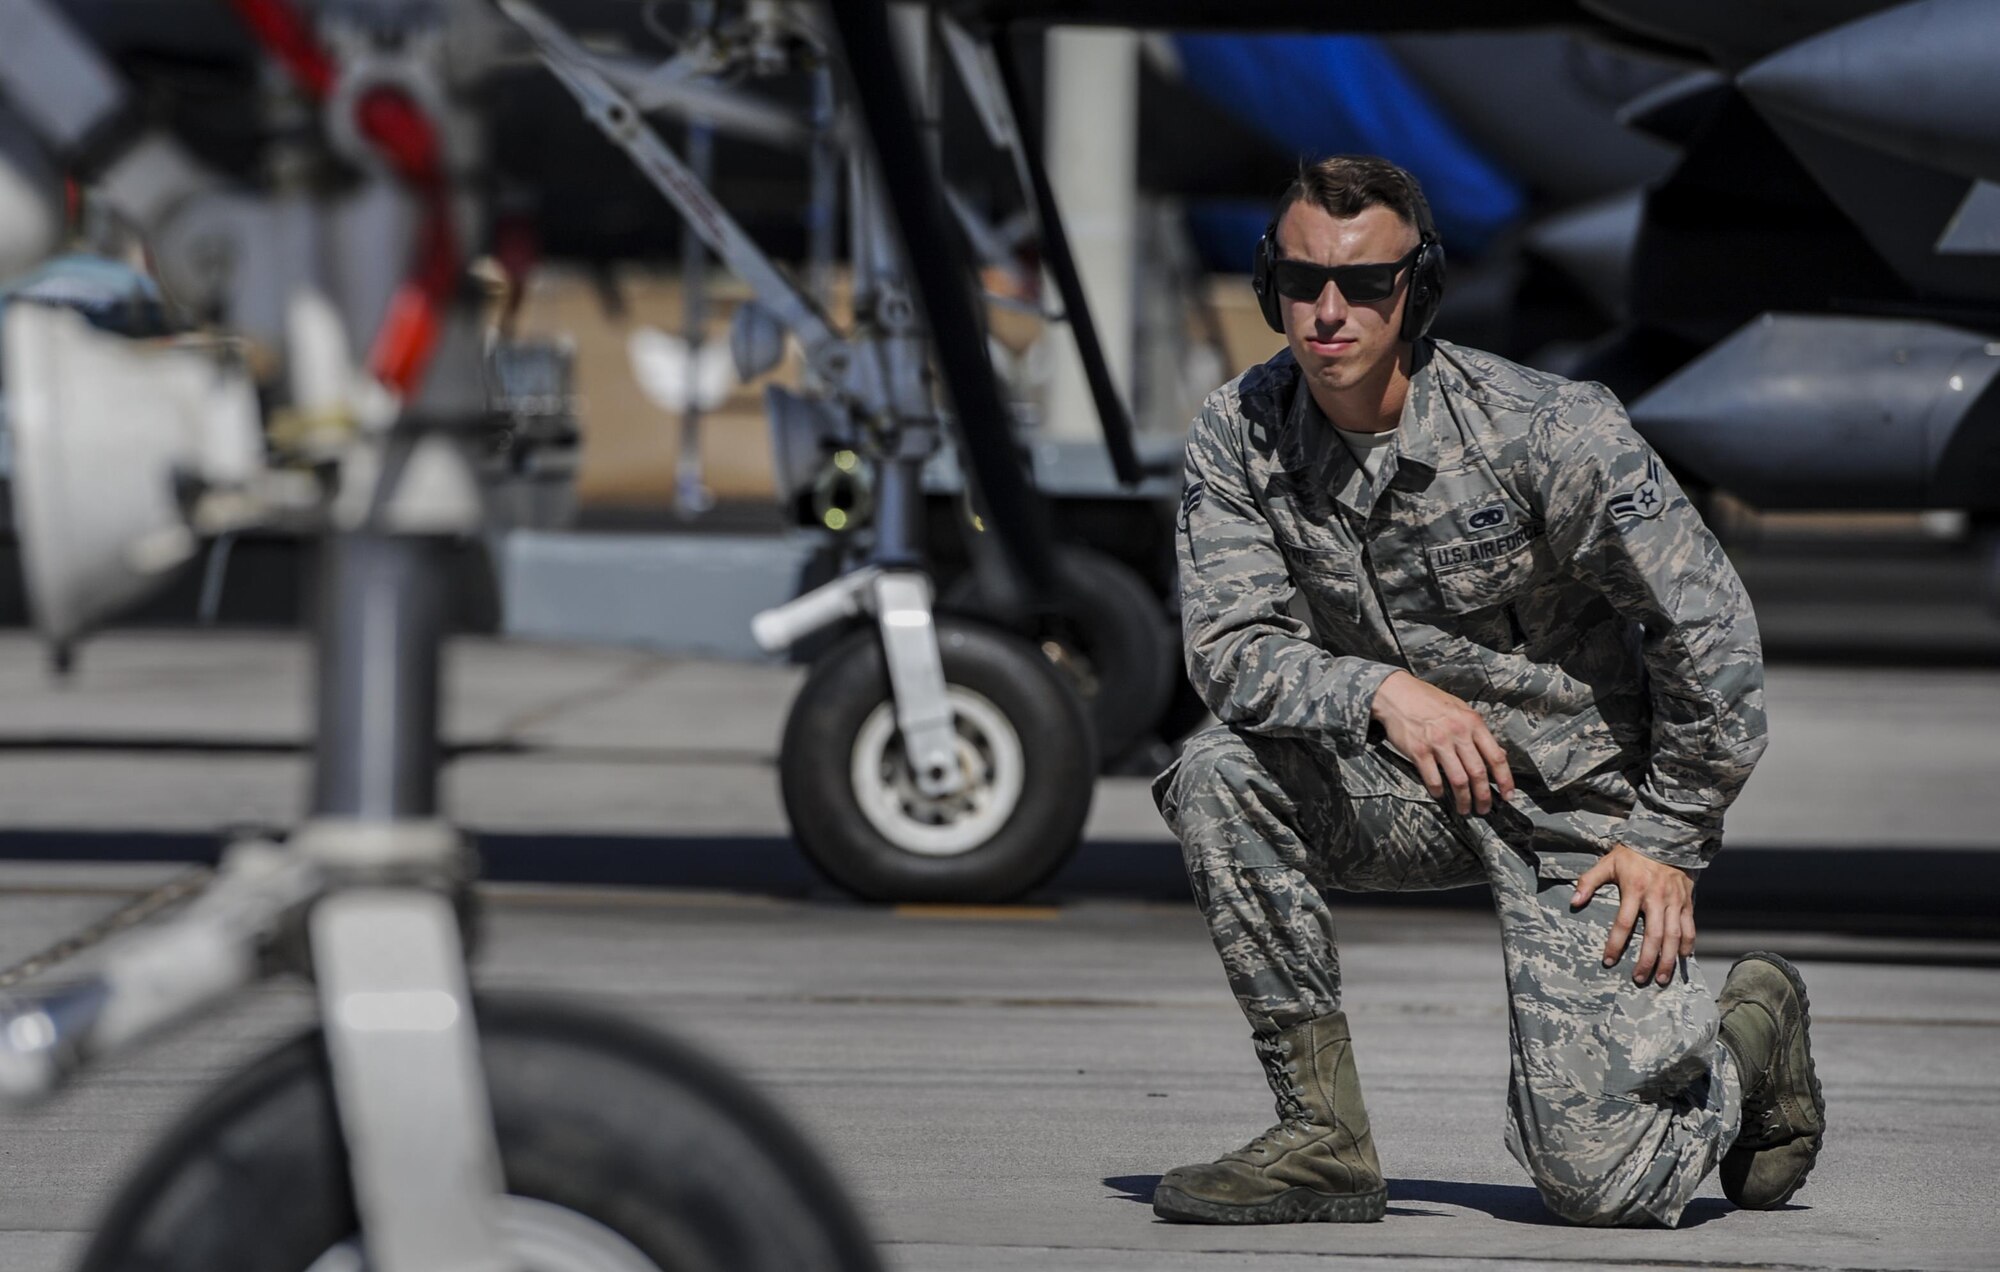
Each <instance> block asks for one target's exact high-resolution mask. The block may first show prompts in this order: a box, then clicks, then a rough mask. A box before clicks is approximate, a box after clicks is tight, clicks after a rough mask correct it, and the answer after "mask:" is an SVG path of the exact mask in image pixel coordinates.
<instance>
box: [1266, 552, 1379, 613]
mask: <svg viewBox="0 0 2000 1272" xmlns="http://www.w3.org/2000/svg"><path fill="white" fill-rule="evenodd" d="M1283 551H1284V554H1285V564H1286V567H1287V568H1288V569H1289V570H1290V571H1291V574H1292V584H1293V585H1294V586H1295V587H1297V588H1298V590H1299V596H1300V597H1301V599H1303V600H1304V601H1305V603H1306V607H1307V608H1308V609H1309V610H1311V611H1312V612H1313V613H1315V614H1323V615H1325V616H1327V617H1329V618H1335V619H1339V620H1342V621H1344V622H1348V623H1352V622H1354V621H1355V620H1356V619H1358V618H1359V617H1360V616H1361V588H1362V575H1361V556H1360V554H1359V553H1357V552H1355V551H1353V550H1352V549H1350V548H1308V547H1303V546H1300V545H1298V544H1292V543H1287V544H1285V545H1284V547H1283Z"/></svg>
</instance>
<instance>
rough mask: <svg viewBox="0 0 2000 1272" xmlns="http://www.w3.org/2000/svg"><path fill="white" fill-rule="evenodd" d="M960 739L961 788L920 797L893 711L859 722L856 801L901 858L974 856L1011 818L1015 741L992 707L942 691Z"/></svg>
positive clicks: (1016, 785) (1015, 796)
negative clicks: (901, 852) (906, 854)
mask: <svg viewBox="0 0 2000 1272" xmlns="http://www.w3.org/2000/svg"><path fill="white" fill-rule="evenodd" d="M946 697H947V698H948V700H949V701H950V703H951V710H952V715H953V723H954V727H955V729H956V731H957V734H958V742H957V748H956V750H957V759H958V770H959V776H960V779H961V784H960V786H959V789H958V790H956V791H953V792H949V793H947V794H943V795H936V796H933V795H926V794H924V792H923V791H922V790H920V789H919V788H918V786H917V782H916V775H915V774H914V773H912V772H911V771H910V761H909V758H908V756H907V755H906V754H905V751H904V747H903V741H902V735H901V734H900V733H899V732H898V731H897V730H896V713H895V708H894V704H892V703H888V702H884V703H882V704H881V705H880V706H878V707H876V708H875V710H873V711H872V712H870V713H869V715H868V718H867V720H865V721H863V722H862V725H861V731H860V733H859V735H858V736H857V737H856V738H855V742H854V763H853V771H852V778H853V782H854V796H855V800H856V802H857V803H858V804H859V805H860V807H861V814H862V816H864V817H866V818H867V819H868V824H869V825H871V826H873V827H874V828H875V829H876V830H877V831H879V832H880V833H881V834H882V836H883V837H884V838H885V839H888V840H889V841H890V842H892V843H894V844H896V845H897V846H898V847H900V848H902V849H903V850H904V851H906V852H913V853H916V854H918V855H920V856H925V857H956V856H962V855H964V854H965V853H969V852H972V851H974V850H975V849H977V848H978V847H979V846H980V845H981V844H983V843H985V842H986V841H987V840H988V839H990V838H992V837H993V834H994V832H996V831H997V830H999V829H1000V827H1002V826H1004V825H1005V824H1006V822H1007V819H1008V818H1009V817H1010V816H1012V815H1013V812H1014V810H1015V807H1016V806H1017V805H1018V804H1019V803H1020V800H1021V779H1022V773H1023V771H1024V769H1025V767H1026V763H1025V757H1024V756H1023V754H1022V751H1021V735H1020V734H1019V733H1018V732H1016V731H1015V729H1014V726H1013V725H1012V724H1011V723H1009V722H1008V719H1007V717H1006V715H1005V714H1004V713H1002V712H1001V710H1000V709H999V708H998V707H996V706H994V705H993V703H992V702H991V701H989V700H988V699H986V698H984V697H982V696H980V695H979V694H976V693H974V692H972V691H971V690H969V689H965V688H962V687H959V686H953V687H951V688H949V689H947V690H946Z"/></svg>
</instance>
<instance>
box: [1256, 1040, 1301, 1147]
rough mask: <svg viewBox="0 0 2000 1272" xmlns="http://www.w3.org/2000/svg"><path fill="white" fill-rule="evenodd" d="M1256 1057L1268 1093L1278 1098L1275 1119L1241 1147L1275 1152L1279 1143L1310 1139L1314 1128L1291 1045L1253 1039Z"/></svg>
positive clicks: (1294, 1142) (1284, 1042) (1282, 1042)
mask: <svg viewBox="0 0 2000 1272" xmlns="http://www.w3.org/2000/svg"><path fill="white" fill-rule="evenodd" d="M1256 1048H1257V1058H1258V1059H1259V1060H1261V1061H1263V1063H1264V1077H1265V1079H1266V1080H1267V1081H1269V1082H1270V1084H1271V1093H1272V1094H1273V1095H1275V1096H1276V1097H1277V1101H1278V1110H1277V1111H1278V1121H1277V1124H1276V1125H1274V1126H1272V1127H1271V1128H1270V1129H1269V1130H1267V1131H1265V1132H1264V1133H1263V1134H1262V1135H1259V1136H1258V1137H1257V1138H1256V1139H1253V1140H1251V1141H1250V1142H1249V1143H1248V1144H1245V1145H1244V1146H1243V1150H1242V1151H1244V1152H1246V1153H1252V1152H1259V1151H1265V1152H1270V1151H1276V1150H1277V1149H1278V1148H1279V1147H1280V1146H1282V1145H1292V1144H1297V1143H1298V1142H1299V1141H1300V1140H1302V1139H1306V1138H1310V1132H1311V1131H1312V1130H1313V1129H1315V1123H1314V1122H1313V1119H1312V1115H1311V1114H1310V1113H1308V1112H1307V1111H1306V1106H1305V1091H1304V1090H1303V1089H1302V1088H1301V1087H1300V1085H1299V1066H1298V1060H1297V1058H1296V1057H1294V1056H1293V1054H1292V1044H1291V1042H1290V1041H1289V1040H1287V1041H1278V1042H1272V1041H1266V1040H1264V1039H1262V1038H1259V1039H1257V1040H1256Z"/></svg>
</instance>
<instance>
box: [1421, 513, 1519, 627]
mask: <svg viewBox="0 0 2000 1272" xmlns="http://www.w3.org/2000/svg"><path fill="white" fill-rule="evenodd" d="M1424 555H1425V558H1426V560H1427V563H1428V564H1429V566H1430V574H1431V584H1432V586H1433V587H1435V588H1436V589H1437V595H1438V602H1439V604H1440V605H1441V606H1442V608H1443V609H1444V611H1445V612H1446V613H1448V614H1465V613H1469V612H1471V611H1473V610H1481V609H1487V608H1489V607H1491V606H1495V605H1502V604H1505V603H1506V602H1508V601H1510V600H1512V599H1513V598H1514V597H1516V596H1518V595H1520V594H1521V593H1522V592H1524V591H1526V590H1527V589H1528V587H1529V586H1530V585H1531V584H1532V583H1533V582H1534V579H1535V545H1534V532H1533V531H1532V530H1530V529H1529V528H1527V527H1526V526H1521V527H1516V528H1513V529H1510V530H1508V531H1507V532H1505V533H1504V534H1498V535H1491V536H1488V537H1486V538H1479V539H1457V540H1453V541H1452V542H1449V543H1436V544H1432V545H1431V546H1430V547H1428V548H1426V549H1425V552H1424Z"/></svg>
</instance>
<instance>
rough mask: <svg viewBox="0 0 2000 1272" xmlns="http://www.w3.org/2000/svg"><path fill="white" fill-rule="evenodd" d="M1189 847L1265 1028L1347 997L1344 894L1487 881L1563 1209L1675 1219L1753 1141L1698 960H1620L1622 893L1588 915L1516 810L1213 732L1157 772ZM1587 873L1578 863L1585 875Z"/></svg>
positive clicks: (1283, 741)
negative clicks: (1739, 1145)
mask: <svg viewBox="0 0 2000 1272" xmlns="http://www.w3.org/2000/svg"><path fill="white" fill-rule="evenodd" d="M1154 796H1155V798H1156V799H1157V800H1158V802H1159V805H1160V811H1161V813H1162V815H1164V816H1165V817H1166V819H1167V824H1168V825H1170V826H1171V827H1172V828H1173V830H1174V833H1175V835H1176V836H1178V837H1179V839H1180V841H1181V847H1182V852H1183V855H1184V857H1185V859H1186V862H1187V869H1188V879H1189V882H1190V883H1191V884H1192V886H1193V889H1194V895H1195V901H1196V903H1197V904H1198V905H1199V906H1200V907H1201V910H1202V913H1203V914H1204V915H1206V916H1207V919H1208V925H1209V930H1210V932H1211V934H1212V935H1213V936H1214V939H1215V946H1216V949H1217V950H1218V951H1219V952H1220V953H1221V955H1222V964H1223V968H1224V970H1225V971H1226V972H1227V974H1228V977H1229V983H1230V987H1231V988H1232V989H1233V990H1234V991H1235V993H1236V997H1237V1001H1238V1002H1240V1003H1241V1004H1242V1006H1243V1012H1244V1014H1245V1015H1246V1016H1248V1017H1249V1019H1250V1025H1251V1028H1252V1030H1253V1031H1255V1032H1257V1033H1260V1034H1271V1033H1275V1032H1277V1031H1278V1030H1281V1029H1285V1028H1288V1027H1290V1026H1292V1025H1295V1024H1297V1023H1299V1022H1300V1021H1303V1020H1309V1019H1311V1018H1313V1017H1316V1016H1321V1015H1324V1014H1326V1013H1328V1012H1332V1011H1338V1010H1339V1009H1340V1006H1341V977H1340V956H1339V951H1338V947H1337V946H1336V944H1335V942H1334V925H1333V917H1332V914H1331V913H1330V912H1329V910H1328V908H1327V903H1326V894H1327V893H1328V892H1329V891H1332V890H1346V891H1357V892H1397V891H1417V890H1422V889H1432V888H1449V887H1456V886H1459V885H1462V884H1470V883H1480V882H1485V883H1487V884H1489V885H1490V886H1491V887H1492V891H1493V898H1494V905H1495V907H1496V909H1497V910H1498V911H1499V915H1500V932H1501V942H1502V947H1503V953H1504V960H1505V966H1506V975H1507V993H1508V998H1509V1007H1510V1010H1509V1021H1510V1032H1511V1042H1512V1050H1513V1063H1512V1076H1511V1082H1510V1086H1509V1088H1508V1098H1507V1124H1506V1142H1507V1147H1508V1149H1509V1150H1510V1151H1511V1152H1512V1153H1513V1154H1514V1157H1515V1158H1516V1159H1517V1160H1518V1161H1519V1162H1520V1163H1521V1164H1522V1165H1523V1166H1525V1167H1526V1168H1527V1170H1528V1173H1529V1175H1530V1176H1532V1177H1533V1179H1534V1182H1535V1186H1536V1188H1537V1189H1539V1190H1540V1192H1541V1195H1542V1198H1543V1200H1544V1201H1545V1202H1546V1203H1547V1204H1548V1206H1549V1208H1550V1209H1551V1210H1553V1211H1555V1213H1557V1214H1558V1215H1561V1216H1562V1217H1564V1218H1566V1219H1569V1220H1572V1221H1573V1222H1577V1223H1585V1224H1596V1225H1642V1224H1653V1223H1659V1224H1666V1225H1669V1226H1671V1225H1673V1224H1674V1223H1676V1222H1677V1221H1678V1220H1679V1219H1680V1215H1681V1211H1682V1209H1683V1208H1684V1207H1685V1206H1686V1205H1687V1203H1688V1199H1689V1198H1691V1197H1692V1196H1693V1195H1694V1193H1695V1190H1696V1189H1697V1188H1698V1187H1699V1186H1700V1184H1701V1182H1702V1180H1703V1179H1704V1178H1706V1177H1707V1175H1708V1173H1709V1172H1710V1171H1711V1170H1713V1169H1714V1168H1715V1165H1716V1163H1717V1162H1719V1161H1721V1159H1722V1155H1723V1154H1724V1153H1725V1152H1727V1151H1728V1149H1729V1146H1730V1144H1731V1142H1732V1141H1733V1140H1734V1139H1735V1136H1736V1129H1737V1119H1738V1113H1739V1108H1740V1100H1741V1084H1740V1082H1739V1080H1738V1077H1737V1074H1736V1067H1735V1061H1734V1059H1733V1058H1732V1057H1731V1056H1730V1055H1729V1052H1728V1050H1727V1049H1726V1048H1725V1047H1724V1046H1723V1045H1722V1043H1721V1040H1720V1038H1719V1036H1718V1034H1717V1011H1716V1005H1715V999H1714V998H1713V996H1711V995H1710V993H1709V992H1708V989H1707V987H1706V985H1705V984H1704V983H1703V981H1702V978H1701V973H1700V971H1699V970H1698V969H1697V968H1696V967H1695V965H1694V961H1693V960H1692V959H1683V960H1681V964H1680V967H1679V968H1678V969H1677V972H1676V975H1675V977H1674V979H1673V982H1672V984H1670V985H1668V986H1666V987H1658V986H1655V985H1652V984H1650V983H1649V984H1648V985H1645V986H1639V985H1635V984H1633V982H1632V975H1633V962H1634V959H1635V958H1636V957H1637V954H1638V949H1639V939H1638V937H1637V936H1635V937H1634V938H1633V940H1632V941H1631V942H1630V945H1629V948H1628V949H1627V950H1626V953H1625V956H1624V959H1623V961H1622V962H1621V963H1620V964H1619V965H1618V966H1617V967H1606V966H1604V945H1605V940H1606V938H1607V934H1608V932H1609V930H1610V927H1611V923H1612V920H1613V919H1614V918H1615V917H1616V916H1617V910H1618V904H1617V891H1616V889H1615V888H1605V889H1603V890H1602V891H1600V893H1599V894H1598V896H1597V897H1596V898H1595V899H1593V900H1592V901H1591V902H1590V904H1588V905H1587V906H1585V907H1584V908H1583V909H1582V910H1580V911H1572V910H1571V909H1570V905H1569V899H1570V896H1571V894H1572V893H1573V891H1574V884H1573V883H1571V882H1569V881H1567V880H1565V879H1560V878H1551V877H1548V876H1549V873H1550V872H1549V871H1548V869H1547V868H1542V869H1538V868H1537V861H1538V857H1537V855H1536V853H1535V852H1532V851H1530V850H1529V848H1528V844H1529V842H1530V841H1531V839H1532V840H1533V842H1534V843H1535V844H1536V846H1537V848H1548V849H1554V850H1557V851H1556V853H1555V855H1557V856H1560V855H1562V854H1561V852H1560V850H1561V849H1563V848H1565V847H1568V848H1570V849H1571V850H1572V852H1571V854H1570V856H1571V857H1572V859H1574V855H1575V853H1574V850H1578V849H1586V848H1587V847H1588V845H1586V844H1583V843H1576V844H1570V845H1564V844H1562V843H1561V842H1560V841H1557V842H1554V843H1551V842H1550V841H1549V831H1548V825H1549V819H1543V822H1542V824H1541V827H1540V829H1539V830H1537V828H1536V827H1535V826H1531V825H1530V823H1529V820H1528V818H1527V817H1526V816H1524V815H1523V814H1521V813H1519V812H1517V811H1516V810H1514V809H1513V808H1511V807H1508V806H1505V805H1496V807H1495V810H1494V812H1493V813H1492V814H1490V815H1489V816H1486V817H1478V816H1472V817H1460V816H1458V815H1457V814H1456V813H1455V812H1452V811H1448V810H1447V809H1445V808H1444V807H1443V806H1442V805H1441V804H1440V803H1439V802H1438V801H1437V800H1435V799H1433V798H1432V797H1431V795H1430V793H1429V792H1428V791H1426V790H1425V789H1424V787H1423V784H1422V782H1421V781H1420V780H1419V779H1418V778H1417V775H1416V772H1415V770H1414V769H1413V768H1412V767H1411V766H1410V765H1409V764H1407V763H1406V762H1405V761H1403V760H1402V759H1401V758H1400V757H1398V756H1396V755H1394V754H1393V753H1392V752H1389V751H1387V750H1386V749H1382V748H1379V747H1377V746H1370V747H1369V748H1367V749H1366V750H1365V751H1364V752H1363V753H1362V754H1360V755H1358V756H1345V755H1340V756H1337V755H1335V754H1334V752H1333V750H1332V749H1331V748H1330V747H1326V746H1321V745H1317V744H1314V743H1311V742H1307V741H1304V740H1299V739H1293V738H1270V737H1261V736H1254V735H1248V734H1240V733H1237V732H1236V731H1234V730H1232V729H1229V728H1227V727H1220V728H1211V729H1208V730H1205V731H1203V732H1201V733H1198V734H1196V735H1195V736H1194V737H1193V738H1191V739H1189V741H1188V743H1187V745H1186V747H1185V748H1184V749H1183V751H1182V754H1181V758H1180V759H1179V760H1178V761H1177V762H1176V763H1175V765H1174V767H1173V768H1170V769H1168V770H1167V772H1166V773H1164V774H1162V775H1161V776H1160V779H1159V781H1158V782H1156V783H1155V784H1154ZM1562 873H1564V874H1568V875H1569V877H1570V878H1571V879H1573V878H1574V877H1575V874H1574V871H1573V870H1565V871H1563V872H1562Z"/></svg>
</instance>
